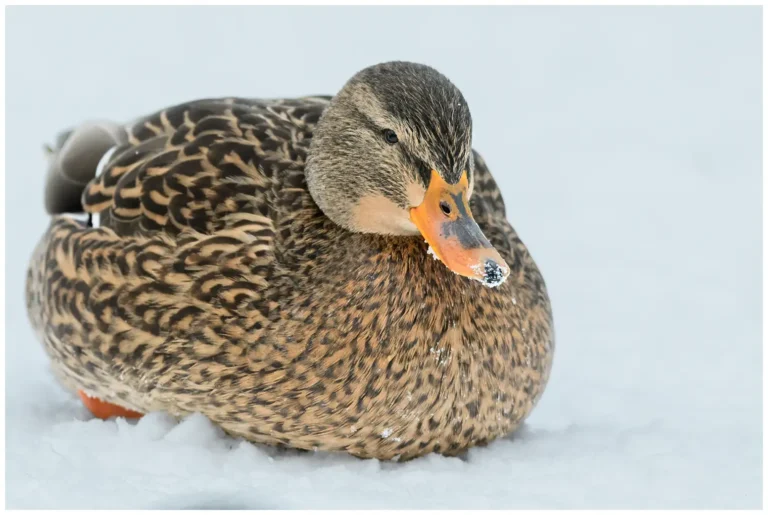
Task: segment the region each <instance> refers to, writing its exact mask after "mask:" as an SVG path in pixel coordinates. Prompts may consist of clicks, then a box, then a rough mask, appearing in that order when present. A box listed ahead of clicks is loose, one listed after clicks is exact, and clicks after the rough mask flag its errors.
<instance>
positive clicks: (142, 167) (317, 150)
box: [26, 61, 555, 460]
mask: <svg viewBox="0 0 768 515" xmlns="http://www.w3.org/2000/svg"><path fill="white" fill-rule="evenodd" d="M48 160H49V161H48V162H49V166H48V172H47V177H46V182H45V191H44V195H43V196H44V205H45V209H46V211H47V213H48V214H49V215H50V224H49V226H48V227H47V229H46V230H45V231H44V233H43V235H42V237H41V239H40V240H39V243H38V245H37V246H36V248H35V249H34V251H33V253H32V256H31V259H30V262H29V267H28V272H27V277H26V305H27V311H28V315H29V320H30V322H31V325H32V327H33V329H34V331H35V333H36V335H37V338H38V339H39V340H40V342H41V344H42V346H43V347H44V349H45V351H46V353H47V356H48V357H49V360H50V367H51V370H52V373H53V375H54V376H55V377H56V379H57V380H58V382H60V383H61V385H62V386H63V387H64V388H66V389H67V390H70V391H71V392H73V394H76V395H79V396H80V398H81V399H82V402H83V403H84V404H85V406H86V407H87V408H88V409H89V410H90V411H91V412H92V413H93V415H94V416H95V417H99V418H104V419H106V418H111V417H127V418H137V417H141V416H143V415H145V414H147V413H151V412H158V411H161V412H167V413H169V414H171V415H172V416H175V417H184V416H188V415H190V414H193V413H199V414H202V415H204V416H205V417H207V418H208V419H209V420H211V421H212V422H213V423H214V424H216V425H217V426H219V427H220V428H221V429H223V430H224V431H225V432H226V433H227V434H229V435H231V436H233V437H236V438H242V439H245V440H247V441H250V442H253V443H257V444H266V445H269V446H276V447H283V448H286V447H287V448H292V449H298V450H306V451H313V450H314V451H328V452H341V453H347V454H351V455H353V456H356V457H359V458H375V459H381V460H392V459H395V460H409V459H413V458H417V457H420V456H424V455H426V454H429V453H438V454H442V455H447V456H455V455H459V454H461V453H463V452H465V451H466V450H467V449H469V448H471V447H473V446H477V445H487V444H488V443H489V442H491V441H493V440H495V439H497V438H500V437H504V436H505V435H509V434H512V433H514V431H515V430H516V429H517V428H518V427H520V425H521V424H522V423H523V421H524V420H525V419H526V418H527V417H528V415H529V414H530V413H531V411H532V409H533V408H534V406H535V405H536V404H537V403H538V401H539V399H540V398H541V395H542V393H543V391H544V388H545V386H546V384H547V382H548V379H549V376H550V371H551V366H552V360H553V354H554V348H555V343H554V327H553V317H552V309H551V303H550V299H549V296H548V293H547V288H546V285H545V282H544V279H543V276H542V274H541V272H540V270H539V268H538V267H537V265H536V263H535V262H534V260H533V258H532V256H531V254H530V252H529V251H528V249H527V247H526V246H525V245H524V244H523V242H522V241H521V240H520V238H519V237H518V235H517V233H516V232H515V230H514V229H513V228H512V226H511V225H510V223H509V222H508V220H507V217H506V209H505V204H504V200H503V199H502V195H501V191H500V190H499V187H498V185H497V183H496V182H495V180H494V178H493V176H492V175H491V172H490V170H489V168H488V166H487V165H486V162H485V161H484V160H483V158H482V157H481V156H480V154H479V153H478V152H477V151H476V150H474V148H473V147H472V117H471V114H470V110H469V107H468V105H467V102H466V100H465V98H464V96H463V95H462V93H461V91H460V90H459V89H458V88H457V87H456V86H455V85H454V84H453V83H452V82H451V81H450V80H449V79H448V78H447V77H446V76H445V75H443V74H442V73H440V72H439V71H437V70H436V69H434V68H432V67H430V66H427V65H424V64H418V63H411V62H404V61H392V62H384V63H380V64H375V65H373V66H369V67H367V68H365V69H363V70H361V71H359V72H357V73H356V74H354V75H353V76H352V78H351V79H349V80H348V81H347V82H346V83H345V84H344V85H343V87H342V88H341V89H340V90H339V91H338V93H337V94H336V95H334V96H328V95H320V96H305V97H299V98H283V99H258V98H240V97H228V98H207V99H202V100H194V101H190V102H186V103H182V104H178V105H175V106H172V107H169V108H166V109H162V110H160V111H158V112H155V113H153V114H150V115H147V116H142V117H139V118H137V119H135V120H134V121H131V122H129V123H118V122H112V121H103V120H96V121H89V122H83V123H81V124H79V125H76V126H75V127H74V128H73V129H69V130H67V131H64V132H63V133H62V134H61V136H59V138H58V140H57V142H56V143H55V144H54V145H52V146H51V147H50V148H49V155H48Z"/></svg>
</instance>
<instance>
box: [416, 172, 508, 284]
mask: <svg viewBox="0 0 768 515" xmlns="http://www.w3.org/2000/svg"><path fill="white" fill-rule="evenodd" d="M468 188H469V181H468V180H467V172H464V173H463V174H462V176H461V179H459V182H458V183H456V184H448V183H447V182H446V181H445V180H444V179H443V178H442V177H441V176H440V174H439V173H437V172H436V171H435V170H432V176H431V178H430V181H429V187H428V188H427V193H426V195H424V201H423V202H422V203H421V204H420V205H419V206H418V207H414V208H412V209H411V221H413V223H414V224H416V227H418V229H419V231H421V234H422V236H424V239H425V240H427V243H428V244H429V246H430V248H431V253H433V254H434V256H435V257H437V259H439V260H440V261H442V262H443V264H445V266H447V267H448V268H449V269H450V270H452V271H453V272H455V273H457V274H459V275H463V276H464V277H469V278H471V279H475V280H477V281H480V282H481V283H483V284H484V285H486V286H490V287H495V286H499V285H500V284H501V283H503V282H504V281H505V280H506V278H507V276H508V275H509V266H507V263H505V262H504V259H502V257H501V255H499V253H498V251H497V250H496V249H495V248H493V245H491V242H489V241H488V238H486V237H485V235H484V234H483V231H481V230H480V227H479V226H478V225H477V222H475V219H474V218H472V212H471V211H470V210H469V200H468V199H467V191H468Z"/></svg>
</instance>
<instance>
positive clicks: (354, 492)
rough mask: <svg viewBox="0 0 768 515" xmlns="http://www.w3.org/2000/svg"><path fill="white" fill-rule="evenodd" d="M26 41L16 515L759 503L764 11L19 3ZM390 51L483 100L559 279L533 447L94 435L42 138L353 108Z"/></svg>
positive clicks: (515, 219)
mask: <svg viewBox="0 0 768 515" xmlns="http://www.w3.org/2000/svg"><path fill="white" fill-rule="evenodd" d="M211 20H214V21H215V23H212V22H211ZM7 21H8V23H7V30H8V35H7V43H8V53H7V58H6V59H7V60H6V65H7V78H8V80H7V86H6V87H7V89H6V92H7V95H8V102H7V104H6V106H7V123H6V127H7V129H8V132H7V134H8V139H7V141H6V150H7V161H6V164H7V167H8V168H7V169H8V174H7V176H6V191H7V192H8V194H7V197H6V213H7V214H8V222H7V242H8V246H7V249H8V251H7V268H6V271H7V296H6V306H7V308H6V309H7V310H6V316H7V325H6V342H7V347H6V502H7V506H8V507H9V508H32V507H34V508H129V507H130V508H298V507H303V508H345V507H358V508H368V507H375V508H405V507H411V508H504V507H507V508H526V507H529V508H538V507H548V508H558V507H563V508H565V507H567V508H622V507H623V508H649V507H666V508H717V507H719V508H725V507H729V508H757V507H759V506H760V504H761V483H762V477H761V455H762V440H761V434H762V408H761V406H762V395H761V361H762V349H761V296H760V295H761V291H760V284H761V278H762V275H761V274H762V271H761V245H760V244H761V222H760V213H761V211H760V209H761V191H760V186H761V175H760V173H761V170H760V165H761V140H760V138H761V125H760V124H761V117H760V116H761V115H760V108H761V102H760V88H761V78H760V73H761V66H760V34H761V23H760V9H759V8H758V7H756V8H737V9H730V10H729V9H723V8H684V9H679V8H664V9H659V8H644V9H643V8H628V7H625V8H620V9H605V8H588V9H583V8H580V9H574V8H568V9H558V8H523V9H521V8H509V9H500V8H492V9H486V8H479V9H467V8H461V9H459V8H456V9H454V8H439V9H426V8H423V9H422V8H420V9H409V10H408V11H407V13H406V12H404V11H402V10H397V9H393V8H380V9H376V10H373V9H371V10H363V9H359V8H356V9H320V8H314V9H309V8H294V9H276V8H253V9H245V10H243V9H236V8H229V9H205V10H203V9H196V8H195V9H178V8H172V9H166V8H155V9H152V10H147V9H122V8H121V9H119V10H118V9H114V10H113V9H105V8H99V9H98V10H96V9H87V8H67V9H62V8H50V7H46V8H34V10H32V9H28V8H19V7H11V8H9V9H8V10H7ZM288 24H290V26H291V36H290V37H289V38H286V37H284V36H283V35H282V31H284V30H285V27H286V26H288ZM468 24H469V25H468ZM210 25H213V27H211V26H210ZM317 26H322V27H323V29H324V30H323V31H322V33H316V30H315V28H316V27H317ZM425 26H427V27H430V29H429V30H424V27H425ZM468 28H472V29H474V30H473V31H472V35H471V37H470V38H467V37H466V35H467V33H468V31H467V29H468ZM134 31H138V32H139V34H141V37H136V35H135V34H134ZM147 34H152V35H153V36H152V37H151V38H150V37H145V35H147ZM201 34H205V36H204V37H201ZM302 34H307V36H306V38H303V37H302V36H301V35H302ZM392 34H395V35H396V37H391V36H392ZM310 35H311V37H310ZM457 35H458V37H457ZM126 41H130V42H131V44H130V47H128V46H125V42H126ZM349 41H354V42H355V43H354V45H353V46H352V47H350V46H349V44H348V42H349ZM266 42H271V43H269V44H266ZM272 44H275V45H281V46H280V50H281V51H279V52H272V48H273V47H272V46H270V45H272ZM292 45H295V46H292ZM299 45H311V48H312V52H304V51H302V47H301V46H299ZM392 58H401V59H411V60H417V61H423V62H427V63H430V64H432V65H434V66H436V67H438V68H439V69H441V70H442V71H444V72H445V73H446V74H447V75H448V76H449V77H451V78H452V79H453V80H454V81H455V82H456V84H457V85H458V86H459V87H460V88H462V90H463V91H464V94H465V96H466V98H467V101H468V102H469V104H470V107H471V108H472V112H473V119H474V124H475V131H474V144H475V146H476V147H477V148H478V149H479V150H480V151H481V152H482V153H483V155H484V157H485V159H486V161H487V162H488V163H489V166H490V167H491V169H492V170H493V172H494V174H495V175H496V177H497V180H498V181H499V183H500V185H501V188H502V190H503V193H504V197H505V200H506V203H507V210H508V217H509V219H510V220H511V221H512V223H513V224H514V225H515V227H516V228H517V230H518V231H519V233H520V235H521V237H522V238H523V239H524V241H525V242H526V243H527V244H528V245H529V246H530V248H531V249H532V252H533V254H534V257H535V258H536V259H537V261H538V263H539V265H540V266H541V268H542V270H543V272H544V275H545V278H546V280H547V284H548V287H549V289H550V294H551V296H552V301H553V307H554V313H555V322H556V332H557V352H556V357H555V366H554V369H553V374H552V379H551V382H550V385H549V387H548V389H547V391H546V392H545V394H544V397H543V399H542V401H541V403H540V404H539V406H538V407H537V408H536V409H535V410H534V412H533V414H532V416H531V417H530V419H529V420H528V422H527V423H526V425H525V426H524V428H523V429H522V430H521V431H519V432H518V433H517V434H516V435H513V436H512V437H509V438H506V439H503V440H500V441H497V442H495V443H493V444H491V445H489V446H488V447H485V448H477V449H473V450H471V451H470V452H468V453H467V454H466V456H464V457H463V458H461V459H460V458H445V457H441V456H429V457H426V458H423V459H419V460H415V461H412V462H408V463H404V464H402V463H394V462H378V461H370V460H369V461H362V460H357V459H354V458H351V457H347V456H339V455H329V454H324V453H299V452H294V451H277V450H274V449H271V448H268V447H263V446H255V445H251V444H249V443H244V442H241V441H237V440H233V439H231V438H227V437H225V436H223V435H222V434H221V433H220V432H219V431H218V430H217V429H216V428H215V427H213V426H212V425H211V424H209V423H208V422H207V421H206V420H205V419H204V418H202V417H199V416H192V417H190V418H189V419H186V420H184V421H182V422H180V423H177V422H176V421H174V420H172V419H170V418H169V417H168V416H166V415H164V414H162V413H155V414H151V415H149V416H147V417H146V418H144V419H142V420H140V421H139V422H138V423H136V422H126V421H124V420H113V421H107V422H103V421H99V420H90V417H89V416H88V415H87V413H86V412H85V409H84V408H83V407H82V406H81V404H80V402H79V401H78V400H77V399H76V398H75V397H74V396H72V395H71V394H69V393H67V392H65V391H64V390H62V389H61V388H60V387H59V386H58V385H57V384H56V383H55V381H54V380H53V379H52V377H51V374H50V372H49V370H48V368H47V360H46V358H45V356H44V355H43V353H42V351H41V349H40V346H39V344H38V343H37V342H36V341H35V339H34V336H33V334H32V332H31V330H30V329H29V325H28V323H27V320H26V315H25V307H24V301H23V293H22V292H23V281H24V269H25V266H26V262H27V259H28V256H29V254H30V252H31V250H32V248H33V246H34V244H35V243H36V240H37V238H38V236H39V235H40V234H41V233H42V231H43V230H44V227H45V224H46V217H45V215H44V213H43V207H42V184H43V177H44V170H45V163H44V161H43V158H42V152H41V146H42V144H43V143H44V142H46V141H48V142H50V141H52V140H53V137H54V135H55V134H56V133H57V132H58V131H59V130H61V129H63V128H65V127H67V126H69V125H70V124H72V123H76V122H78V121H80V120H82V119H83V118H84V117H90V118H111V119H117V120H129V119H132V118H134V117H135V116H136V115H138V114H140V113H146V112H149V111H151V110H153V109H155V108H157V107H162V106H164V105H168V104H171V103H174V102H178V101H180V100H184V99H190V98H197V97H204V96H223V95H232V94H238V95H246V96H264V97H269V96H278V95H300V94H313V93H323V92H332V91H334V90H337V89H338V88H339V87H340V86H341V84H342V83H343V82H344V81H345V80H346V79H347V78H348V77H349V76H350V75H351V74H352V73H353V72H354V71H355V70H357V69H359V68H362V67H363V66H365V65H368V64H371V63H374V62H378V61H383V60H387V59H392ZM289 63H290V64H289ZM201 65H205V66H204V68H200V66H201ZM264 69H267V70H270V71H269V72H268V73H263V72H262V70H264ZM30 199H32V200H31V201H30ZM35 199H38V200H35Z"/></svg>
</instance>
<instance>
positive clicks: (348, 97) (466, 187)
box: [306, 62, 509, 286]
mask: <svg viewBox="0 0 768 515" xmlns="http://www.w3.org/2000/svg"><path fill="white" fill-rule="evenodd" d="M306 176H307V183H308V186H309V191H310V193H311V194H312V197H313V198H314V200H315V202H316V203H317V205H318V206H319V207H320V209H322V211H323V212H324V213H325V215H326V216H328V218H330V219H331V220H332V221H334V222H335V223H336V224H338V225H340V226H342V227H344V228H346V229H348V230H350V231H354V232H362V233H377V234H388V235H418V234H420V235H421V236H422V237H423V238H424V239H425V240H426V241H427V243H428V244H429V246H430V248H431V251H430V252H431V253H433V255H434V256H435V257H437V258H438V259H439V260H440V261H442V262H443V263H444V264H445V266H447V267H448V268H449V269H450V270H452V271H453V272H455V273H457V274H459V275H463V276H465V277H469V278H472V279H476V280H478V281H481V282H482V283H483V284H485V285H487V286H498V285H499V284H501V283H502V282H503V281H504V280H505V279H506V277H507V275H508V274H509V267H508V266H507V264H506V263H505V262H504V260H503V259H502V257H501V256H500V255H499V253H498V252H497V251H496V249H495V248H493V246H492V245H491V243H490V242H489V241H488V239H487V238H486V237H485V235H484V234H483V232H482V231H481V230H480V227H478V225H477V223H476V222H475V220H474V219H473V217H472V212H471V211H470V208H469V199H470V196H471V195H472V189H473V187H474V162H473V159H472V118H471V116H470V113H469V108H468V107H467V103H466V101H465V100H464V97H463V96H462V94H461V92H460V91H459V90H458V88H456V86H454V85H453V84H452V83H451V82H450V81H449V80H448V79H447V78H446V77H444V76H443V75H441V74H440V73H439V72H437V71H436V70H434V69H432V68H430V67H428V66H424V65H419V64H414V63H406V62H390V63H384V64H378V65H375V66H372V67H370V68H366V69H364V70H362V71H361V72H359V73H357V74H356V75H355V76H354V77H352V79H350V80H349V82H347V84H346V85H345V86H344V87H343V88H342V89H341V91H340V92H339V93H338V94H337V95H336V96H335V97H334V98H333V100H332V101H331V103H330V105H329V107H328V108H327V109H326V111H325V112H324V113H323V116H322V117H321V118H320V120H319V122H318V124H317V127H316V128H315V133H314V135H313V138H312V146H311V149H310V152H309V157H308V160H307V167H306Z"/></svg>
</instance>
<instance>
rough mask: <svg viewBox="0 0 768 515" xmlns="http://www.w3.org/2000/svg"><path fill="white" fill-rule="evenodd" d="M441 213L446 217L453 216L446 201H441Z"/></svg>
mask: <svg viewBox="0 0 768 515" xmlns="http://www.w3.org/2000/svg"><path fill="white" fill-rule="evenodd" d="M440 211H442V212H443V214H444V215H445V216H450V214H451V206H449V205H448V202H446V201H445V200H441V201H440Z"/></svg>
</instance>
